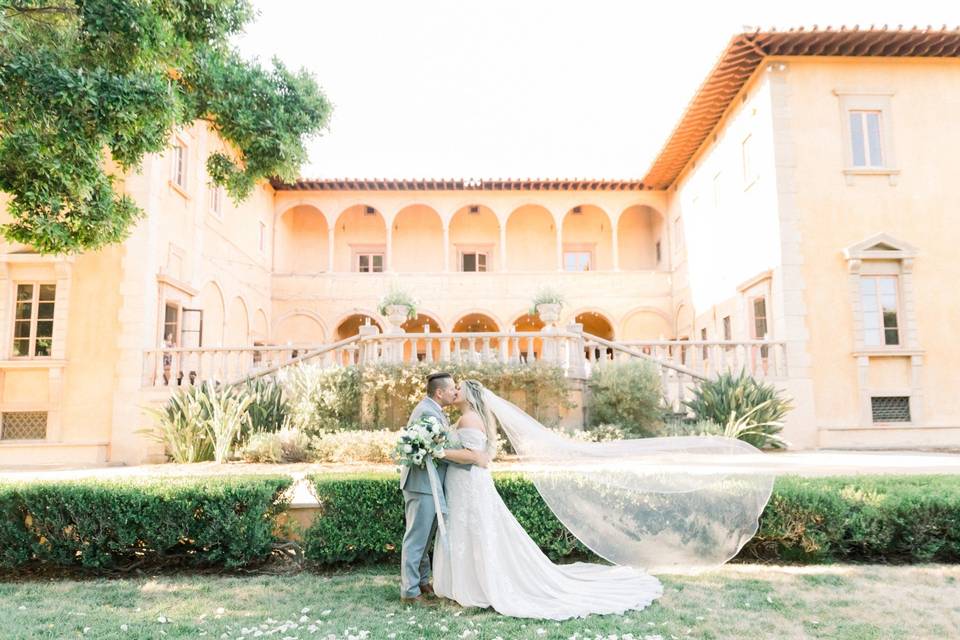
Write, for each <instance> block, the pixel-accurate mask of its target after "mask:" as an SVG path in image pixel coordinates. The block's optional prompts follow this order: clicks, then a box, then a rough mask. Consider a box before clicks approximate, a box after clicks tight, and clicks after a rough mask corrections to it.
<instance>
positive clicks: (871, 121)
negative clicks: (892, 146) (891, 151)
mask: <svg viewBox="0 0 960 640" xmlns="http://www.w3.org/2000/svg"><path fill="white" fill-rule="evenodd" d="M849 117H850V155H851V158H852V160H853V166H854V167H868V168H881V167H883V166H884V164H883V145H882V143H881V142H880V138H881V135H880V133H881V132H880V126H881V119H880V111H865V110H851V111H850V114H849Z"/></svg>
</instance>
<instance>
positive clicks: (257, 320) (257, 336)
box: [250, 309, 270, 342]
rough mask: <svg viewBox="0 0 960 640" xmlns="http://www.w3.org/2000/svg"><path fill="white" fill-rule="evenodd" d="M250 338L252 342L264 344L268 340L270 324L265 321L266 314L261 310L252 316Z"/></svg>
mask: <svg viewBox="0 0 960 640" xmlns="http://www.w3.org/2000/svg"><path fill="white" fill-rule="evenodd" d="M250 333H251V337H252V338H253V340H254V342H266V341H267V340H268V339H269V338H270V322H269V321H268V320H267V314H266V312H265V311H264V310H263V309H257V310H256V312H254V314H253V327H252V329H251V332H250Z"/></svg>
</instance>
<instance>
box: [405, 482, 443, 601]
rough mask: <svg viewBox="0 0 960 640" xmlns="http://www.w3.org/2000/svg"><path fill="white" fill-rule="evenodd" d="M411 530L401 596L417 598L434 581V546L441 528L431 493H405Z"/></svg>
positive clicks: (407, 533)
mask: <svg viewBox="0 0 960 640" xmlns="http://www.w3.org/2000/svg"><path fill="white" fill-rule="evenodd" d="M403 503H404V510H405V512H406V519H407V529H406V531H404V534H403V546H402V547H401V548H400V595H401V596H402V597H404V598H415V597H417V596H418V595H420V585H421V584H427V583H428V582H430V553H429V549H430V545H431V544H432V542H433V538H434V536H435V535H436V531H437V509H436V507H434V505H433V495H432V494H429V493H414V492H412V491H404V492H403Z"/></svg>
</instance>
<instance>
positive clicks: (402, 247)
mask: <svg viewBox="0 0 960 640" xmlns="http://www.w3.org/2000/svg"><path fill="white" fill-rule="evenodd" d="M392 224H393V234H392V238H391V242H392V245H393V246H392V247H391V252H392V262H393V265H392V266H393V270H394V271H400V272H407V273H416V272H431V273H438V272H441V271H443V219H442V218H441V217H440V213H439V212H438V211H437V210H436V209H434V208H433V207H431V206H428V205H425V204H420V203H414V204H410V205H407V206H405V207H403V208H402V209H400V210H399V211H397V213H396V215H395V216H394V217H393V222H392Z"/></svg>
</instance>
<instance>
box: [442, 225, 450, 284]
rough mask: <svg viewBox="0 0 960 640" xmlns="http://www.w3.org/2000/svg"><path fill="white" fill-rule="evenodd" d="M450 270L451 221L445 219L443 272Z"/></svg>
mask: <svg viewBox="0 0 960 640" xmlns="http://www.w3.org/2000/svg"><path fill="white" fill-rule="evenodd" d="M449 271H450V222H449V221H448V220H444V221H443V272H444V273H449Z"/></svg>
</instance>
